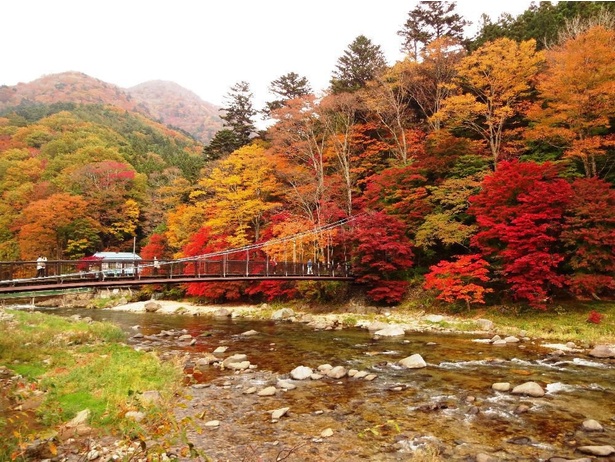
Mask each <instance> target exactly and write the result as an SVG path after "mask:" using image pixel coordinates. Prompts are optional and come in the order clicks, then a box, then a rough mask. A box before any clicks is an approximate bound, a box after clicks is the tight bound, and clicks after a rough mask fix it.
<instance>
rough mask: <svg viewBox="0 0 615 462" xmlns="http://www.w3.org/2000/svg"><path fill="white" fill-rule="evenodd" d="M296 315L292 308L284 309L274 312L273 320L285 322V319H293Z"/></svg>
mask: <svg viewBox="0 0 615 462" xmlns="http://www.w3.org/2000/svg"><path fill="white" fill-rule="evenodd" d="M294 315H295V312H294V311H293V310H291V309H290V308H282V309H280V310H277V311H274V312H273V314H272V315H271V319H272V320H273V321H283V320H285V319H289V318H292V317H293V316H294Z"/></svg>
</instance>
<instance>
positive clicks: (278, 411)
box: [271, 407, 290, 420]
mask: <svg viewBox="0 0 615 462" xmlns="http://www.w3.org/2000/svg"><path fill="white" fill-rule="evenodd" d="M289 409H290V408H289V407H281V408H280V409H276V410H275V411H271V418H272V419H273V420H278V419H279V418H280V417H282V416H283V415H286V413H287V412H288V410H289Z"/></svg>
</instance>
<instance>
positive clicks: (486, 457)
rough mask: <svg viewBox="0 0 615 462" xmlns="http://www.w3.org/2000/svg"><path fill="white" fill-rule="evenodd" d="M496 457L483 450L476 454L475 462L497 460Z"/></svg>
mask: <svg viewBox="0 0 615 462" xmlns="http://www.w3.org/2000/svg"><path fill="white" fill-rule="evenodd" d="M499 460H500V459H498V458H497V457H493V456H490V455H489V454H485V453H484V452H481V453H478V454H476V462H499Z"/></svg>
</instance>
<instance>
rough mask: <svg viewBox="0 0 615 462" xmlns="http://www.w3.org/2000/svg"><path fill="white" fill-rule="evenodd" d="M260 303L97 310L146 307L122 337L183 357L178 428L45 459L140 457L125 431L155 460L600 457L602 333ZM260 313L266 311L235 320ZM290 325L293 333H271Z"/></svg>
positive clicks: (609, 404) (612, 352)
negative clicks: (557, 338)
mask: <svg viewBox="0 0 615 462" xmlns="http://www.w3.org/2000/svg"><path fill="white" fill-rule="evenodd" d="M264 308H265V309H263V307H252V306H235V307H224V308H220V307H201V306H195V305H190V304H186V303H180V302H155V301H152V302H139V303H134V304H127V305H123V306H118V307H115V308H113V309H112V310H105V311H106V312H107V314H110V313H113V312H115V313H121V312H125V313H132V314H134V315H135V316H136V315H139V314H144V313H147V312H149V313H151V314H152V316H157V318H156V322H155V323H154V324H151V325H146V324H141V325H140V324H134V325H131V326H130V328H129V331H130V340H129V342H130V343H131V344H132V345H133V346H134V348H136V349H140V350H144V351H152V352H155V353H156V354H159V355H160V356H161V357H162V358H163V359H165V360H174V361H178V360H179V361H181V363H182V364H183V366H184V370H185V387H184V391H183V393H182V394H181V396H178V397H177V405H176V407H175V416H174V417H175V418H176V420H177V421H178V422H180V423H181V426H182V429H183V431H184V440H183V441H174V442H171V441H166V442H164V445H161V444H162V442H161V441H159V440H158V441H154V440H152V441H145V442H143V443H138V444H133V445H127V444H125V443H121V442H116V441H112V440H109V439H106V440H100V439H99V440H87V441H88V446H87V450H86V449H83V447H82V448H81V449H79V450H75V451H76V453H75V454H74V457H73V456H72V455H64V456H63V457H64V459H57V460H65V461H69V460H70V461H72V460H75V461H76V460H84V458H86V459H87V460H101V461H109V460H123V459H126V458H128V457H131V460H153V459H151V458H150V459H147V457H146V456H144V455H143V452H142V450H143V447H142V446H141V445H143V446H145V447H147V448H155V447H158V448H160V450H159V451H158V454H163V455H160V456H158V457H159V459H158V460H166V459H179V460H213V461H220V462H222V461H276V460H288V461H355V460H356V461H359V460H373V461H398V460H424V461H439V460H442V461H445V460H446V461H447V460H452V461H481V462H489V461H540V460H542V461H547V460H549V461H551V462H562V461H589V460H601V461H602V460H604V461H613V460H615V449H614V448H613V442H614V441H615V408H614V407H613V406H614V405H613V403H614V402H615V392H614V389H613V386H612V383H613V380H615V371H614V369H615V363H614V360H613V358H615V348H614V346H613V345H599V346H594V345H576V344H572V343H568V344H542V343H541V342H538V341H536V340H533V339H530V338H527V337H526V336H525V335H523V334H524V333H523V332H519V333H517V335H498V332H497V326H494V325H493V323H491V322H490V321H488V320H476V321H475V330H474V331H473V332H472V333H469V334H464V336H463V337H462V338H458V337H449V336H447V335H449V334H451V333H452V332H453V331H455V325H456V324H457V323H459V325H461V324H463V325H464V328H465V329H467V327H468V326H467V321H466V320H461V319H459V320H458V319H455V318H452V317H443V316H433V315H431V316H429V315H428V316H420V315H417V316H415V317H410V318H407V319H403V320H400V319H396V321H395V322H387V321H386V314H385V315H384V319H385V321H379V322H374V321H373V319H372V320H370V317H369V316H365V317H361V316H355V318H356V319H355V323H354V326H352V327H348V322H347V321H348V315H339V314H335V315H331V314H327V315H313V314H305V313H298V312H295V311H293V310H290V309H281V310H271V309H269V308H268V307H264ZM263 313H265V314H266V318H267V320H268V322H266V323H263V324H260V325H258V326H259V327H258V328H248V327H256V326H257V325H256V324H255V325H251V324H249V325H248V324H245V330H244V324H242V323H241V322H240V321H241V320H245V319H260V318H262V317H263ZM87 314H88V312H85V313H84V315H87ZM96 315H97V316H100V317H102V318H104V317H105V313H102V314H101V313H100V312H98V311H97V312H96ZM167 315H175V316H168V317H167V318H166V319H169V320H170V319H173V320H174V324H173V325H169V326H166V325H164V319H165V316H167ZM179 315H183V316H179ZM79 316H80V315H79ZM180 317H181V318H183V319H185V320H186V321H188V320H191V321H190V322H186V323H185V326H184V327H182V326H181V325H176V324H177V323H176V320H177V318H180ZM129 319H130V320H132V319H133V318H129ZM140 319H148V318H146V317H142V318H140ZM195 319H199V320H212V322H209V321H206V322H205V323H195V321H194V320H195ZM220 323H222V324H220ZM180 324H181V323H180ZM292 324H294V325H296V326H297V328H298V329H299V328H300V329H301V330H300V332H298V333H296V335H295V337H296V338H295V337H293V339H292V341H290V340H287V339H285V338H282V337H279V336H278V332H277V330H276V329H277V327H279V326H289V325H292ZM220 325H223V326H225V328H227V329H228V330H223V329H221V328H220ZM231 327H232V329H231ZM344 327H348V328H347V329H345V328H344ZM305 337H311V339H310V340H311V343H299V342H304V341H305V339H304V338H305ZM314 352H315V353H314ZM312 353H314V354H312ZM316 353H318V354H316ZM589 375H595V377H591V378H590V377H589ZM148 399H151V397H150V398H148ZM154 399H155V397H154ZM131 418H134V419H143V418H147V412H145V413H135V414H134V415H132V416H131ZM78 425H79V424H77V426H76V428H78ZM67 441H70V440H67ZM81 441H82V443H83V441H84V439H83V438H81ZM165 445H166V446H165ZM71 457H72V458H71ZM78 457H81V459H79V458H78ZM51 459H52V458H50V460H51Z"/></svg>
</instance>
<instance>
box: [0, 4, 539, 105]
mask: <svg viewBox="0 0 615 462" xmlns="http://www.w3.org/2000/svg"><path fill="white" fill-rule="evenodd" d="M417 3H418V2H417V1H415V0H412V1H408V0H406V1H403V0H369V1H368V0H305V1H300V2H299V1H293V0H173V1H166V0H162V1H161V0H104V1H102V0H10V1H6V2H3V4H2V8H1V11H2V22H1V25H0V43H2V53H1V55H2V57H1V64H0V85H15V84H17V83H19V82H30V81H32V80H35V79H37V78H39V77H41V76H43V75H47V74H55V73H60V72H66V71H78V72H83V73H85V74H87V75H89V76H91V77H94V78H97V79H100V80H103V81H105V82H109V83H112V84H115V85H118V86H120V87H123V88H129V87H131V86H133V85H137V84H139V83H142V82H146V81H148V80H170V81H173V82H176V83H178V84H179V85H181V86H183V87H185V88H187V89H189V90H191V91H193V92H194V93H196V94H197V95H199V96H200V97H201V98H202V99H204V100H205V101H208V102H210V103H213V104H217V105H223V104H224V101H225V100H224V97H225V95H226V94H227V93H228V91H229V89H230V88H231V86H233V85H234V84H235V83H236V82H239V81H242V80H245V81H247V82H248V83H249V84H250V89H251V90H252V93H253V94H254V105H255V107H256V108H257V109H260V108H261V107H262V105H263V103H264V101H268V100H271V99H273V98H272V96H271V95H270V94H269V93H268V87H269V84H270V83H271V81H272V80H275V79H277V78H278V77H280V76H282V75H284V74H286V73H288V72H296V73H297V74H299V75H301V76H305V77H307V78H308V79H309V81H310V84H311V86H312V89H313V90H315V91H319V90H323V89H324V88H326V87H327V86H328V84H329V79H330V78H331V73H332V71H333V70H334V68H335V65H336V62H337V60H338V58H339V57H340V56H341V55H342V54H343V52H344V51H345V50H346V49H347V48H348V45H349V44H350V43H351V42H352V41H353V40H354V39H355V38H356V37H357V36H359V35H361V34H362V35H365V36H366V37H367V38H369V39H370V40H371V41H372V43H374V44H376V45H380V47H381V48H382V50H383V51H384V53H385V55H386V57H387V59H388V61H389V64H393V63H394V62H395V61H397V60H399V59H400V58H401V57H402V55H401V53H400V52H399V49H400V47H401V37H399V36H398V35H397V31H398V30H400V29H401V28H402V26H403V24H404V22H405V21H406V19H407V17H408V12H409V11H411V10H412V9H413V8H414V7H415V6H416V5H417ZM530 4H531V2H530V1H529V0H527V1H526V0H512V1H508V2H503V1H499V0H498V1H496V0H492V1H488V2H482V5H479V3H478V2H477V1H476V0H460V1H458V2H457V9H456V11H457V12H458V13H459V14H460V15H462V16H463V17H464V18H465V19H467V20H469V21H472V22H473V23H474V25H473V26H472V27H471V28H470V30H468V33H467V35H468V36H472V35H473V34H474V33H475V31H476V25H477V24H478V21H479V18H480V16H481V14H482V13H486V14H488V15H489V16H490V17H491V19H492V20H496V19H497V18H498V16H499V15H500V14H501V13H503V12H506V13H510V14H512V15H514V16H516V15H518V14H520V13H522V12H523V11H525V10H526V9H527V8H528V7H529V5H530Z"/></svg>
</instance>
